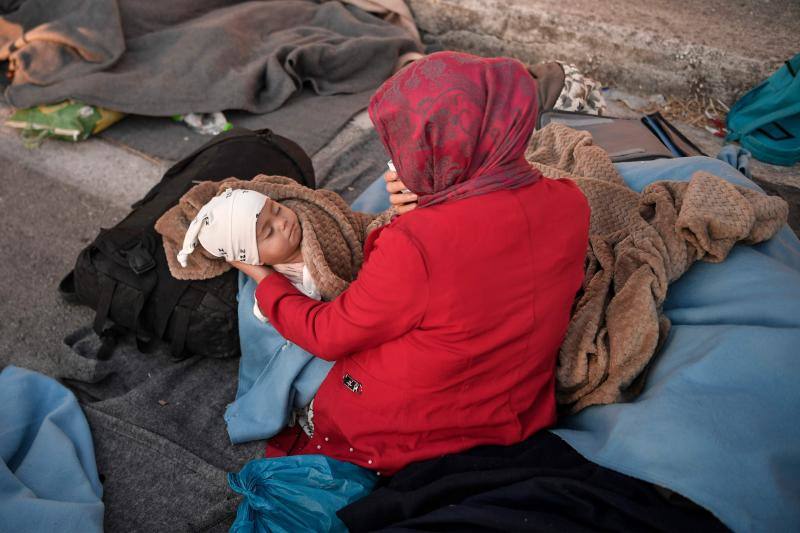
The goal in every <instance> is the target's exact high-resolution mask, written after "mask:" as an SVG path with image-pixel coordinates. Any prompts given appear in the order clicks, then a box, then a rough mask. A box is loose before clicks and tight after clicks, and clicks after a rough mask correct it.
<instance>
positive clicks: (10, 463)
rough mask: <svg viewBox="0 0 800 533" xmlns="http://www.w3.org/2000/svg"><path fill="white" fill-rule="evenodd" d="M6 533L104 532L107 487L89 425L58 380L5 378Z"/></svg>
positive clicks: (1, 425) (0, 414) (2, 527)
mask: <svg viewBox="0 0 800 533" xmlns="http://www.w3.org/2000/svg"><path fill="white" fill-rule="evenodd" d="M0 458H2V463H0V531H9V532H11V531H13V532H15V533H25V532H32V533H33V532H36V533H39V532H42V531H57V532H59V533H62V532H64V533H71V532H74V533H91V532H94V531H96V532H100V531H102V530H103V502H102V501H101V498H102V496H103V487H102V486H101V485H100V479H99V478H98V475H97V466H96V464H95V457H94V445H93V443H92V435H91V433H90V431H89V424H88V423H87V422H86V417H85V416H84V414H83V411H81V408H80V406H79V405H78V402H77V400H76V399H75V396H73V394H72V393H71V392H69V391H68V390H67V389H65V388H64V387H63V386H62V385H60V384H59V383H58V382H57V381H55V380H54V379H51V378H49V377H47V376H44V375H42V374H39V373H38V372H32V371H30V370H25V369H23V368H17V367H15V366H9V367H6V368H5V369H4V370H3V371H2V373H0Z"/></svg>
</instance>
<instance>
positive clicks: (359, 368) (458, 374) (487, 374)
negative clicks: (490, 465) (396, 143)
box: [256, 179, 589, 475]
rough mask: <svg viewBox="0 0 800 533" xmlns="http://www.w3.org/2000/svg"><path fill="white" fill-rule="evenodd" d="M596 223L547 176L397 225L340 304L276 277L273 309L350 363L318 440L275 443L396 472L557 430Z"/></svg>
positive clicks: (300, 333)
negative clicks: (561, 379) (569, 342)
mask: <svg viewBox="0 0 800 533" xmlns="http://www.w3.org/2000/svg"><path fill="white" fill-rule="evenodd" d="M588 225H589V207H588V204H587V202H586V199H585V198H584V196H583V194H582V193H581V192H580V190H579V189H578V188H577V187H576V186H575V185H574V184H573V183H572V182H570V181H566V180H550V179H541V180H539V181H538V182H536V183H534V184H533V185H529V186H527V187H523V188H520V189H516V190H512V191H499V192H492V193H488V194H484V195H480V196H475V197H471V198H467V199H463V200H458V201H454V202H448V203H444V204H440V205H436V206H433V207H425V208H419V209H416V210H414V211H412V212H410V213H408V214H405V215H403V216H401V217H398V218H396V219H395V220H394V221H393V222H392V223H391V224H389V225H387V226H385V227H384V228H382V229H381V230H379V231H376V232H373V234H371V235H370V237H369V239H368V240H367V242H366V244H365V257H366V258H365V261H364V265H363V266H362V268H361V271H360V273H359V276H358V279H357V280H356V281H354V282H353V283H352V284H351V285H350V287H349V288H348V289H347V290H346V291H345V292H343V293H342V294H341V295H340V296H339V297H338V298H336V299H335V300H334V301H332V302H328V303H325V302H317V301H315V300H311V299H309V298H307V297H306V296H304V295H302V294H301V293H299V292H298V291H297V290H296V289H295V288H294V287H292V285H291V284H290V283H289V282H288V281H287V280H286V279H285V278H284V277H283V276H281V275H276V274H273V275H270V276H268V277H267V278H266V279H265V280H263V281H262V282H261V283H260V284H259V286H258V289H257V290H256V298H257V300H258V303H259V306H260V308H261V310H262V312H263V313H264V314H265V315H266V316H268V317H269V320H270V322H272V324H273V325H274V326H275V327H276V328H277V330H278V331H279V332H280V333H281V334H282V335H283V336H284V337H286V338H287V339H288V340H290V341H292V342H294V343H296V344H298V345H299V346H301V347H302V348H304V349H306V350H307V351H309V352H311V353H313V354H315V355H318V356H319V357H322V358H323V359H327V360H331V361H336V364H335V365H334V366H333V368H332V369H331V371H330V373H329V374H328V376H327V378H326V379H325V381H324V382H323V383H322V386H321V387H320V389H319V391H318V392H317V395H316V398H315V400H314V437H313V438H312V439H311V440H310V441H309V440H308V439H307V438H305V437H304V434H303V435H302V436H301V435H300V434H299V433H297V432H292V431H291V430H290V431H289V432H288V433H287V432H285V433H283V434H281V435H279V436H278V437H276V438H275V439H273V441H272V442H271V444H273V445H275V446H277V447H284V448H286V447H287V446H289V445H290V444H291V446H290V447H291V448H292V449H289V450H285V451H287V452H288V453H321V454H324V455H327V456H330V457H333V458H336V459H340V460H344V461H349V462H352V463H355V464H358V465H361V466H364V467H367V468H371V469H373V470H377V471H379V472H381V473H385V474H389V475H391V474H393V473H394V472H396V471H397V470H399V469H400V468H402V467H403V466H405V465H407V464H409V463H411V462H413V461H419V460H423V459H429V458H432V457H437V456H440V455H443V454H446V453H452V452H458V451H462V450H465V449H468V448H472V447H474V446H477V445H481V444H512V443H516V442H519V441H521V440H523V439H525V438H527V437H528V436H530V435H531V434H533V433H535V432H536V431H538V430H539V429H541V428H544V427H546V426H548V425H551V424H552V423H553V422H554V421H555V418H556V404H555V389H554V387H555V365H556V354H557V351H558V348H559V345H560V344H561V341H562V340H563V337H564V334H565V332H566V328H567V323H568V322H569V314H570V308H571V306H572V302H573V299H574V297H575V294H576V292H577V291H578V289H579V287H580V285H581V280H582V279H583V259H584V256H585V253H586V247H587V239H588ZM295 438H297V439H299V440H295Z"/></svg>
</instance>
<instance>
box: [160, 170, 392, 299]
mask: <svg viewBox="0 0 800 533" xmlns="http://www.w3.org/2000/svg"><path fill="white" fill-rule="evenodd" d="M228 188H232V189H250V190H254V191H258V192H260V193H262V194H266V195H267V196H269V197H270V198H272V199H273V200H275V201H277V202H280V203H281V204H282V205H285V206H286V207H288V208H289V209H291V210H293V211H294V212H295V213H296V214H297V217H298V219H299V220H300V225H301V227H302V230H303V240H302V243H301V245H300V248H301V252H302V254H303V261H304V263H305V264H306V266H307V267H308V269H309V271H310V273H311V277H312V278H313V279H314V281H315V282H316V284H317V288H318V289H319V291H320V294H321V295H322V299H323V300H332V299H333V298H335V297H336V296H337V295H338V294H339V293H340V292H342V291H343V290H344V289H346V288H347V286H348V285H349V284H350V282H351V281H353V280H354V279H355V278H356V275H357V274H358V270H359V269H360V268H361V263H362V261H363V260H364V254H363V248H364V240H365V239H366V236H367V234H368V233H369V231H371V230H372V228H374V227H377V226H379V225H382V224H383V223H385V222H386V221H388V220H389V219H390V218H391V215H392V213H393V211H392V210H388V211H386V212H385V213H383V214H381V215H378V216H376V215H371V214H367V213H359V212H356V211H352V210H351V209H350V206H348V205H347V203H346V202H345V201H344V200H343V199H342V197H341V196H339V195H338V194H336V193H335V192H333V191H328V190H325V189H319V190H314V189H309V188H308V187H303V186H302V185H300V184H298V183H297V182H296V181H294V180H292V179H290V178H285V177H283V176H265V175H263V174H261V175H258V176H256V177H255V178H253V179H252V180H250V181H245V180H240V179H237V178H228V179H226V180H224V181H221V182H213V181H205V182H202V183H200V184H198V185H195V186H194V187H192V188H191V189H189V191H188V192H187V193H186V194H184V195H183V196H182V197H181V199H180V201H179V202H178V205H176V206H175V207H173V208H171V209H170V210H168V211H167V212H166V213H164V214H163V215H162V216H161V218H159V219H158V221H156V226H155V229H156V231H157V232H158V233H160V234H161V236H162V237H163V241H164V251H165V252H166V255H167V261H168V263H169V269H170V272H171V273H172V275H173V276H175V277H176V278H178V279H208V278H213V277H215V276H218V275H220V274H222V273H223V272H225V271H227V270H229V269H230V268H232V267H231V266H230V265H229V264H228V263H227V262H226V261H225V260H224V259H222V258H217V257H213V256H211V255H210V254H204V253H202V252H203V249H202V247H199V248H198V249H197V250H196V251H195V252H194V253H193V254H191V255H190V256H189V264H188V266H187V267H186V268H183V267H181V265H180V263H178V259H177V255H178V251H180V249H181V247H182V246H183V238H184V236H185V235H186V231H187V229H188V228H189V224H190V223H191V221H192V219H194V217H195V216H197V213H198V211H200V209H201V208H202V207H203V206H204V205H205V204H206V203H208V201H209V200H211V199H212V198H213V197H214V196H216V195H217V194H219V193H220V192H222V191H224V190H225V189H228Z"/></svg>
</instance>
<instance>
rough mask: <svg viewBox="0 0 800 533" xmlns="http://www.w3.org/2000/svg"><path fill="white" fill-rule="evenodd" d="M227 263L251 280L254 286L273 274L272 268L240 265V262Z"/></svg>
mask: <svg viewBox="0 0 800 533" xmlns="http://www.w3.org/2000/svg"><path fill="white" fill-rule="evenodd" d="M229 263H230V264H231V266H233V267H234V268H237V269H239V270H240V271H242V272H244V273H245V274H247V275H248V276H250V277H251V278H253V280H254V281H255V282H256V284H259V283H261V280H263V279H264V278H266V277H267V276H269V275H270V274H272V273H273V272H274V270H272V268H270V267H268V266H265V265H248V264H247V263H242V262H241V261H229Z"/></svg>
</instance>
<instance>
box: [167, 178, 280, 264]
mask: <svg viewBox="0 0 800 533" xmlns="http://www.w3.org/2000/svg"><path fill="white" fill-rule="evenodd" d="M267 198H268V197H267V196H266V195H263V194H261V193H259V192H256V191H250V190H247V189H226V190H225V192H223V193H222V194H220V195H219V196H215V197H214V198H212V199H211V201H209V202H208V203H207V204H206V205H204V206H203V208H202V209H200V212H199V213H197V216H196V217H195V218H194V220H192V223H191V224H190V225H189V230H188V231H187V232H186V237H184V239H183V248H182V249H181V251H180V252H178V262H179V263H180V264H181V266H183V267H186V266H187V265H188V258H189V254H191V253H192V252H193V251H194V249H195V248H197V243H198V242H199V243H200V244H201V245H202V246H203V248H205V249H206V251H208V252H209V253H210V254H212V255H214V256H216V257H224V258H225V260H226V261H233V260H236V261H241V262H242V263H247V264H249V265H259V264H261V262H260V261H259V259H258V241H257V240H256V221H257V220H258V214H259V213H261V209H262V208H263V207H264V204H265V203H266V201H267Z"/></svg>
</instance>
